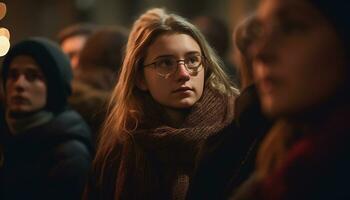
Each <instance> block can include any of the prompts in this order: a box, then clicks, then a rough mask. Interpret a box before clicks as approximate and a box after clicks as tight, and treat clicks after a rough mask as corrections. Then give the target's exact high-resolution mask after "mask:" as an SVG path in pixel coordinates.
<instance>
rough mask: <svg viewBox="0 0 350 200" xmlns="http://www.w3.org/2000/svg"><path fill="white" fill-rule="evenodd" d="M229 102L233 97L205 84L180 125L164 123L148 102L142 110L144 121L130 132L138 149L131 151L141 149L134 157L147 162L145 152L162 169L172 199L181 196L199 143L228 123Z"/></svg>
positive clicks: (230, 113) (159, 112)
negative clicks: (199, 97) (172, 125)
mask: <svg viewBox="0 0 350 200" xmlns="http://www.w3.org/2000/svg"><path fill="white" fill-rule="evenodd" d="M147 103H149V102H147ZM233 104H234V97H233V96H231V97H228V96H225V95H222V94H220V93H218V92H217V91H214V90H213V89H210V88H208V87H207V88H206V89H205V90H204V93H203V96H202V98H201V99H200V101H199V102H197V103H196V104H195V105H194V106H193V107H192V108H191V110H190V112H189V114H188V116H187V117H186V119H185V122H184V123H183V125H182V126H181V127H180V128H173V127H170V126H167V125H166V123H165V122H164V115H163V114H162V113H164V112H162V109H161V108H159V107H156V104H154V103H149V104H148V105H149V106H148V107H147V108H145V109H144V110H146V112H145V119H148V120H146V121H144V122H143V123H142V124H140V126H139V127H140V128H139V129H138V130H136V131H135V132H134V133H133V136H134V139H135V140H134V141H135V144H136V146H137V148H138V150H135V151H137V152H139V151H141V152H145V155H142V156H140V154H138V156H136V159H140V158H142V159H141V160H143V161H145V162H152V161H149V157H150V156H147V155H146V154H148V155H151V157H152V158H155V160H157V163H158V164H160V166H162V168H165V169H162V170H163V173H165V177H166V178H165V180H166V182H167V183H165V184H171V185H169V186H168V187H170V190H171V191H169V192H170V193H171V196H172V199H184V198H185V194H186V192H187V188H188V184H189V175H190V174H191V173H192V170H193V166H194V161H195V156H196V154H197V152H198V148H199V146H200V143H201V142H203V141H204V140H205V139H206V138H208V137H209V136H211V135H215V134H217V133H218V132H219V131H221V130H222V129H223V128H224V127H226V126H227V125H228V124H229V123H230V122H232V120H233ZM150 105H151V106H150ZM144 156H145V157H144ZM136 162H137V161H136ZM137 163H140V161H139V162H137ZM150 165H151V166H152V164H150ZM150 165H149V164H146V165H145V166H150ZM145 168H147V167H145ZM144 172H145V171H144ZM145 173H147V172H145ZM168 176H169V177H168ZM137 182H139V181H137ZM141 182H143V181H141ZM160 184H162V185H164V183H160ZM146 185H147V184H146Z"/></svg>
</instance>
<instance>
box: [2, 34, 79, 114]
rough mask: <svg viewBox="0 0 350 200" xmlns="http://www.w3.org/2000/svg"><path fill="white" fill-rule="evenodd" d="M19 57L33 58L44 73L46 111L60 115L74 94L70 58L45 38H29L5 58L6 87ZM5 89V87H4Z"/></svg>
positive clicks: (4, 80)
mask: <svg viewBox="0 0 350 200" xmlns="http://www.w3.org/2000/svg"><path fill="white" fill-rule="evenodd" d="M19 55H28V56H31V57H32V58H33V59H34V60H35V61H36V62H37V64H38V66H39V67H40V68H41V70H42V71H43V74H44V75H45V78H46V82H47V97H46V98H47V99H46V100H47V101H46V102H47V104H46V108H45V109H46V110H48V111H51V112H53V113H56V114H57V113H60V112H61V111H63V110H64V109H65V108H66V106H67V98H68V96H69V95H71V93H72V89H71V81H72V78H73V75H72V71H71V66H70V62H69V59H68V57H67V56H66V55H65V54H64V53H63V52H62V51H61V49H60V47H59V46H58V45H57V44H56V43H54V42H52V41H50V40H48V39H45V38H39V37H36V38H29V39H26V40H23V41H21V42H19V43H17V44H15V45H14V46H13V47H12V48H11V49H10V51H9V52H8V54H7V55H6V56H5V58H4V61H3V67H2V75H3V85H4V86H5V84H6V80H7V76H8V72H9V67H10V64H11V62H12V60H13V59H14V58H15V57H16V56H19ZM4 88H5V87H4Z"/></svg>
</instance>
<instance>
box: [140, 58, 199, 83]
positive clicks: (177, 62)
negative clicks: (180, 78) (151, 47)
mask: <svg viewBox="0 0 350 200" xmlns="http://www.w3.org/2000/svg"><path fill="white" fill-rule="evenodd" d="M198 56H199V57H200V58H201V61H200V62H199V64H198V66H197V67H196V69H198V68H200V66H201V65H203V61H205V60H206V58H205V56H203V55H198ZM172 58H174V57H172ZM175 61H176V66H177V68H176V70H175V71H174V72H171V73H169V74H166V75H164V74H160V73H159V72H158V71H157V67H156V65H155V64H156V63H157V62H158V60H156V61H154V62H152V63H149V64H146V65H143V67H144V68H145V67H150V66H152V65H154V68H155V70H156V72H157V75H158V76H160V77H163V78H165V79H167V78H168V77H169V76H170V75H172V74H175V73H176V72H177V70H178V69H179V63H180V62H181V61H182V62H183V65H184V66H185V69H186V71H187V72H188V73H190V74H192V73H198V72H200V71H201V70H202V69H200V70H198V71H196V72H193V71H190V70H189V69H188V67H187V64H186V63H185V59H179V60H175ZM203 69H204V66H203Z"/></svg>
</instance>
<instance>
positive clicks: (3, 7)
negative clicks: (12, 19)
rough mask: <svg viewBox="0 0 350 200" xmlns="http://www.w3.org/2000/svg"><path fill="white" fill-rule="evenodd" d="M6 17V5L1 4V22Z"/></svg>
mask: <svg viewBox="0 0 350 200" xmlns="http://www.w3.org/2000/svg"><path fill="white" fill-rule="evenodd" d="M5 15H6V4H5V3H2V2H0V20H1V19H2V18H4V17H5Z"/></svg>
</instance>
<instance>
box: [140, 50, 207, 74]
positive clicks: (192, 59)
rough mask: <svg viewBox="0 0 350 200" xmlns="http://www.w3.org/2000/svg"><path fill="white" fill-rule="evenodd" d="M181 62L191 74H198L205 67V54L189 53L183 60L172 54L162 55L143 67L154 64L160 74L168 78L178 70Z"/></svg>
mask: <svg viewBox="0 0 350 200" xmlns="http://www.w3.org/2000/svg"><path fill="white" fill-rule="evenodd" d="M180 62H182V63H183V64H184V66H185V68H186V70H187V71H188V73H190V74H191V75H196V74H197V73H198V72H200V71H201V70H202V69H203V65H202V62H203V56H201V55H189V56H187V57H186V58H185V59H183V60H176V59H175V58H174V57H172V56H162V57H160V58H158V59H157V60H156V61H154V62H153V63H150V64H146V65H144V66H143V67H149V66H153V67H154V68H155V70H156V72H157V74H158V75H159V76H161V77H163V78H168V77H169V76H170V75H172V74H174V73H175V72H176V71H177V69H178V65H179V63H180Z"/></svg>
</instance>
